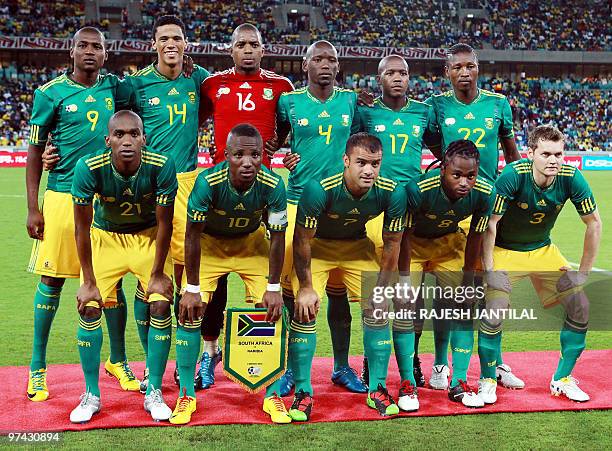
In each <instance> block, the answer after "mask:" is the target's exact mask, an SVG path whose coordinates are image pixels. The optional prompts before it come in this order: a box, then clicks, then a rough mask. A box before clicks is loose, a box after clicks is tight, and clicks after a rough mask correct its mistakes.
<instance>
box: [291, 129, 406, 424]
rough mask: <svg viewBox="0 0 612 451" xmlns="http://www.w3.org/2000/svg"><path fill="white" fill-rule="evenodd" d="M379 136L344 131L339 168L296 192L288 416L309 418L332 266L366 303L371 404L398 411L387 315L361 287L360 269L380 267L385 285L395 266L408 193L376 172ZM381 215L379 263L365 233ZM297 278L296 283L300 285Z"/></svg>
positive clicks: (383, 411)
mask: <svg viewBox="0 0 612 451" xmlns="http://www.w3.org/2000/svg"><path fill="white" fill-rule="evenodd" d="M381 160H382V146H381V143H380V140H379V139H378V138H376V137H374V136H371V135H368V134H367V133H357V134H356V135H353V136H351V137H350V138H349V140H348V142H347V143H346V151H345V155H344V158H343V161H344V171H343V172H336V171H330V172H329V173H327V174H324V175H323V176H321V177H318V178H316V179H311V180H310V181H309V182H307V183H306V185H305V186H304V191H303V192H302V195H301V197H300V201H299V205H298V211H297V219H296V223H297V224H296V226H295V233H294V237H293V258H294V262H295V264H294V270H295V273H294V276H295V277H296V278H297V280H296V281H295V282H294V284H293V287H294V289H295V290H296V293H297V294H296V300H295V314H294V316H293V319H292V322H291V327H290V332H289V357H290V358H291V360H292V367H293V370H294V371H295V381H296V387H295V389H296V393H295V398H294V401H293V404H292V406H291V409H290V410H289V415H291V418H292V419H293V420H294V421H308V420H309V419H310V415H311V411H312V395H313V389H312V384H311V381H310V373H311V367H312V359H313V357H314V353H315V349H316V316H317V312H318V310H319V305H320V300H321V298H322V296H323V292H324V290H325V285H326V283H327V280H328V278H329V276H330V274H331V272H332V271H339V272H340V274H341V277H342V278H341V280H342V282H343V283H344V284H345V285H346V287H347V288H348V290H349V293H350V295H351V297H353V298H355V299H359V300H360V301H361V302H362V308H363V344H364V349H365V354H366V356H367V357H368V362H369V379H370V390H369V394H368V397H367V404H368V406H369V407H372V408H374V409H376V410H377V411H378V412H379V413H380V414H381V415H394V414H397V413H398V412H399V409H398V407H397V405H396V404H395V401H393V398H392V397H391V396H390V395H389V393H388V392H387V389H386V384H385V381H386V377H387V367H388V365H389V357H390V355H391V336H390V331H389V321H388V318H387V317H384V316H382V319H381V318H380V317H377V315H376V314H375V310H376V309H374V308H373V305H372V304H371V302H372V301H371V300H370V299H368V298H367V297H366V298H365V299H364V297H365V293H362V283H363V281H364V277H365V275H364V272H366V271H370V272H372V273H378V279H377V282H376V285H377V286H386V285H388V283H389V281H390V278H391V274H392V273H393V272H394V271H395V270H396V269H397V261H398V257H399V251H400V242H401V239H402V232H403V230H404V225H405V215H406V192H405V190H404V188H403V187H402V186H400V185H398V184H397V183H396V182H394V181H392V180H390V179H386V178H384V177H378V172H379V170H380V163H381ZM381 213H383V214H384V226H383V232H382V233H383V242H384V246H383V253H382V258H381V260H380V264H379V263H378V258H377V256H376V251H375V248H374V243H372V241H371V240H370V239H369V238H367V236H366V230H365V225H366V223H367V221H369V220H370V219H372V218H375V217H377V216H378V215H379V214H381ZM298 281H299V284H298Z"/></svg>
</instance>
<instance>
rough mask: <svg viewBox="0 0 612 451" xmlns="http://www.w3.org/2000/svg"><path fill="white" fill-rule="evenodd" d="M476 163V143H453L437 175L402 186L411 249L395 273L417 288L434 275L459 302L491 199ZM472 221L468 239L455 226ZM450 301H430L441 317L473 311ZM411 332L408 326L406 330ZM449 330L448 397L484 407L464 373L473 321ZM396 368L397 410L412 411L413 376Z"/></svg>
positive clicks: (489, 187)
mask: <svg viewBox="0 0 612 451" xmlns="http://www.w3.org/2000/svg"><path fill="white" fill-rule="evenodd" d="M479 159H480V155H479V152H478V149H477V148H476V146H475V144H474V143H472V142H471V141H466V140H458V141H454V142H452V143H450V144H449V146H448V147H447V148H446V152H444V157H443V161H442V167H441V169H434V170H433V171H429V172H428V173H426V174H423V175H422V176H420V177H419V179H418V181H416V183H409V184H408V185H406V190H407V193H408V213H409V215H410V216H409V217H410V220H409V225H408V227H409V228H410V231H409V232H406V233H405V234H404V236H405V237H406V236H409V243H410V246H408V248H407V252H405V250H404V249H402V255H400V261H399V270H400V274H404V273H408V272H409V273H410V275H411V279H412V283H413V285H418V284H420V283H421V275H422V274H423V273H424V272H431V273H433V274H434V276H435V277H436V280H437V284H438V286H440V287H452V288H453V289H454V292H455V293H456V297H459V296H463V295H462V294H460V293H458V292H457V289H459V288H460V287H463V289H465V287H467V286H473V285H474V271H476V269H477V268H478V265H479V262H480V259H481V250H482V238H483V233H484V232H485V231H486V230H487V223H488V219H489V215H490V214H491V209H492V208H493V201H494V199H495V193H494V190H493V186H492V185H491V184H489V183H488V182H487V181H486V180H485V179H483V178H480V177H478V166H479ZM470 216H472V221H471V224H470V231H469V234H468V236H467V239H466V236H465V233H464V231H463V230H462V229H461V228H460V227H459V223H460V222H461V221H463V220H464V219H465V218H468V217H470ZM453 301H455V299H452V300H445V299H434V308H436V309H438V308H439V310H440V311H444V308H454V309H458V308H464V309H471V307H473V305H471V303H470V302H468V301H467V300H464V299H461V301H465V302H464V303H463V304H458V303H457V302H453ZM462 305H465V307H462ZM395 322H397V320H396V321H395ZM410 326H411V325H410V324H406V325H405V328H410ZM451 326H452V327H450V329H451V334H450V342H451V349H452V355H453V379H452V381H451V384H450V389H449V392H448V396H449V398H450V399H451V400H452V401H456V402H462V403H463V405H465V406H467V407H482V406H483V405H484V403H483V402H482V400H481V399H480V398H479V397H478V396H477V395H476V393H474V391H473V390H472V389H471V388H470V387H469V386H468V385H467V371H468V366H469V363H470V357H471V355H472V350H473V348H474V330H473V327H472V321H471V320H470V321H461V320H453V321H452V322H451ZM412 337H414V335H412ZM412 337H410V338H412ZM409 344H412V343H409ZM407 347H408V349H403V350H402V351H403V353H402V355H407V354H408V352H411V351H412V349H413V348H410V346H407ZM407 351H408V352H407ZM408 360H412V359H408ZM398 366H399V368H400V374H401V378H402V386H401V388H400V397H399V401H398V404H399V407H400V409H403V410H416V409H418V407H419V404H418V399H417V398H416V390H415V389H414V384H415V381H414V380H413V379H412V373H411V372H402V367H403V365H402V364H401V362H400V359H399V356H398ZM406 381H408V383H407V382H406ZM411 395H412V396H411Z"/></svg>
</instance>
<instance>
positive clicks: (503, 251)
mask: <svg viewBox="0 0 612 451" xmlns="http://www.w3.org/2000/svg"><path fill="white" fill-rule="evenodd" d="M564 141H565V138H564V136H563V134H562V133H561V132H560V131H559V130H557V129H556V128H554V127H552V126H548V125H543V126H539V127H537V128H536V129H535V130H534V131H533V132H532V133H531V134H530V136H529V140H528V154H527V155H528V159H522V160H519V161H516V162H514V163H512V164H510V165H508V166H506V167H505V168H504V170H503V172H502V173H501V175H500V176H499V178H498V179H497V181H496V182H495V187H496V191H497V198H496V200H495V206H494V209H493V214H492V215H491V219H490V221H489V229H488V232H487V234H486V237H485V242H484V249H483V263H484V265H485V270H487V284H488V289H487V294H486V300H487V308H489V309H503V308H507V307H508V303H509V295H510V292H511V290H512V286H513V285H514V283H515V282H516V281H518V280H520V279H522V278H524V277H529V278H530V279H531V281H532V283H533V286H534V288H535V289H536V292H537V293H538V297H539V298H540V301H541V302H542V304H543V305H544V307H551V306H553V305H555V304H557V303H561V304H562V305H563V307H564V309H565V313H566V318H565V323H564V325H563V329H562V330H561V358H560V359H559V365H558V366H557V371H556V372H555V374H554V375H553V376H552V379H551V381H550V391H551V393H552V394H554V395H556V396H559V395H564V396H566V397H568V398H569V399H571V400H573V401H588V400H589V395H587V394H586V393H585V392H584V391H582V390H581V389H580V388H579V387H578V385H577V383H576V380H575V379H574V378H573V377H572V376H571V373H572V370H573V368H574V366H575V364H576V361H577V360H578V357H580V354H581V353H582V351H583V350H584V348H585V345H586V331H587V323H588V320H589V302H588V299H587V297H586V294H585V293H584V291H583V290H582V285H583V284H584V283H585V282H586V279H587V277H588V273H589V271H591V269H592V268H593V264H594V263H595V256H596V254H597V251H598V249H599V240H600V236H601V219H600V218H599V213H598V211H597V207H596V205H595V199H594V198H593V194H592V192H591V189H590V188H589V185H588V184H587V182H586V180H585V179H584V176H583V175H582V173H581V172H580V171H579V170H578V169H576V168H574V167H573V166H570V165H566V164H563V147H564V144H565V142H564ZM568 199H569V200H571V201H572V203H573V204H574V206H575V207H576V210H577V211H578V214H579V215H580V218H581V219H582V222H584V223H585V224H586V233H585V236H584V248H583V252H582V259H581V260H580V268H579V269H578V271H575V270H572V269H571V268H570V266H569V263H568V261H567V260H566V259H565V258H564V257H563V255H561V252H560V251H559V249H558V248H557V246H555V245H554V244H552V243H551V241H550V231H551V230H552V228H553V226H554V225H555V221H556V220H557V217H558V216H559V213H560V211H561V209H562V208H563V205H564V204H565V202H566V201H567V200H568ZM491 270H494V271H491ZM489 316H493V315H489ZM500 334H501V321H492V320H489V321H488V322H482V321H481V329H480V334H479V339H478V350H479V354H480V362H481V363H480V367H481V371H482V374H481V377H482V378H485V380H490V379H491V378H494V377H495V360H496V356H497V353H498V348H499V343H500ZM487 391H488V392H489V393H490V395H489V396H490V397H491V400H492V401H493V402H494V400H495V399H496V397H495V385H492V386H490V387H487Z"/></svg>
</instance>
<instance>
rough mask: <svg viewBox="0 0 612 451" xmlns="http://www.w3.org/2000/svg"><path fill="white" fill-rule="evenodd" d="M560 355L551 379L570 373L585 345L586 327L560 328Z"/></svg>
mask: <svg viewBox="0 0 612 451" xmlns="http://www.w3.org/2000/svg"><path fill="white" fill-rule="evenodd" d="M560 338H561V357H560V358H559V365H558V366H557V371H555V375H554V376H553V379H554V380H556V381H558V380H559V379H562V378H564V377H567V376H569V375H570V374H572V370H573V369H574V366H576V361H577V360H578V357H580V354H582V351H584V348H585V347H586V329H585V330H582V331H575V330H570V329H569V328H567V327H566V326H564V327H563V329H561V337H560Z"/></svg>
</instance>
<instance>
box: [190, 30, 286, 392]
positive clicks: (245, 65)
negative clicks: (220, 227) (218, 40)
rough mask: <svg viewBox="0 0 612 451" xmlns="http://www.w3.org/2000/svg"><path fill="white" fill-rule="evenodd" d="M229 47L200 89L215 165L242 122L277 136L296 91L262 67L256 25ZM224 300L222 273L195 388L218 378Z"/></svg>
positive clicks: (265, 158) (206, 320)
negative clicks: (280, 107)
mask: <svg viewBox="0 0 612 451" xmlns="http://www.w3.org/2000/svg"><path fill="white" fill-rule="evenodd" d="M231 45H232V47H231V51H230V53H231V55H232V59H233V60H234V67H232V68H231V69H228V70H226V71H223V72H219V73H216V74H213V75H212V76H210V77H208V78H207V79H206V80H205V81H204V83H203V84H202V87H201V91H200V92H201V97H200V119H201V120H202V119H203V118H205V117H207V116H209V115H212V118H213V123H214V128H215V148H216V152H215V153H214V155H213V161H214V163H215V164H219V163H220V162H222V161H224V160H225V145H226V141H227V136H228V134H229V132H230V130H231V129H232V128H233V127H234V126H236V125H238V124H239V123H249V124H251V125H253V126H254V127H255V128H257V130H258V131H259V133H260V134H261V137H262V138H263V141H264V143H266V142H267V141H269V140H270V139H271V138H273V136H274V132H275V125H276V104H277V102H278V98H279V97H280V95H281V94H282V93H284V92H290V91H293V85H292V84H291V82H290V81H289V80H288V79H287V78H285V77H282V76H280V75H277V74H275V73H274V72H270V71H267V70H264V69H262V68H261V58H262V56H263V43H262V39H261V34H260V33H259V30H257V28H256V27H255V26H254V25H251V24H242V25H239V26H238V27H236V29H235V30H234V32H233V33H232V41H231ZM270 159H271V156H270V155H268V154H267V153H264V154H263V155H262V163H263V164H264V166H266V167H267V168H270ZM226 304H227V276H223V277H221V278H220V279H219V282H218V285H217V289H216V290H215V294H214V295H213V297H212V299H211V301H210V303H209V304H208V305H207V307H206V312H205V314H204V317H203V318H202V337H203V338H204V349H203V353H202V358H201V360H200V369H199V370H198V375H197V378H196V387H197V388H209V387H210V386H211V385H213V384H214V382H215V366H216V365H217V364H218V363H219V362H220V361H221V349H220V348H219V345H218V338H219V334H220V333H221V328H222V327H223V312H224V311H225V306H226Z"/></svg>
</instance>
